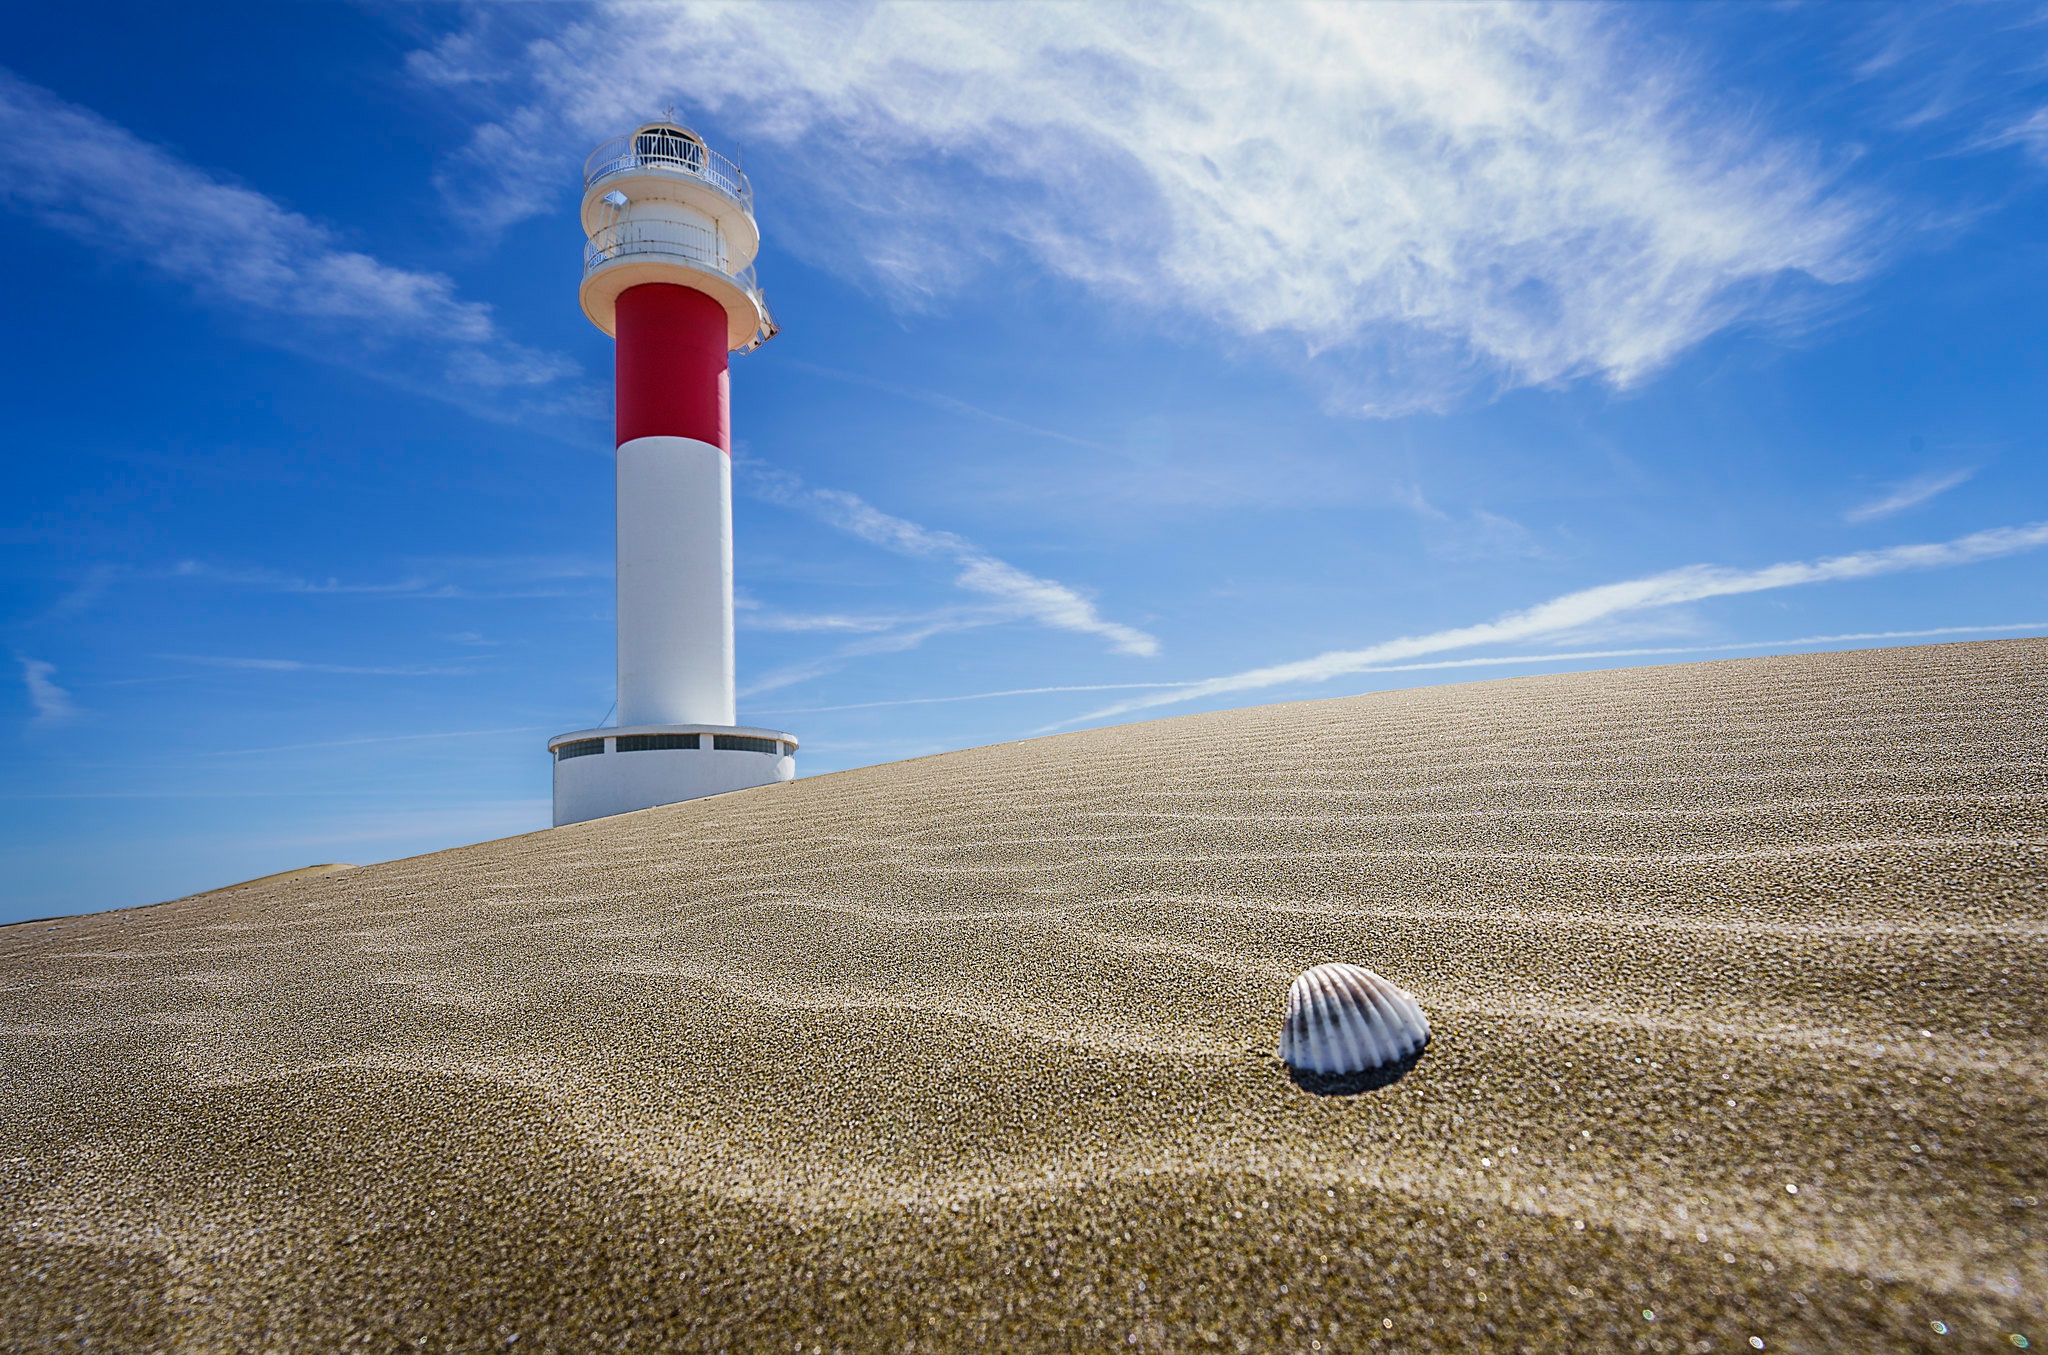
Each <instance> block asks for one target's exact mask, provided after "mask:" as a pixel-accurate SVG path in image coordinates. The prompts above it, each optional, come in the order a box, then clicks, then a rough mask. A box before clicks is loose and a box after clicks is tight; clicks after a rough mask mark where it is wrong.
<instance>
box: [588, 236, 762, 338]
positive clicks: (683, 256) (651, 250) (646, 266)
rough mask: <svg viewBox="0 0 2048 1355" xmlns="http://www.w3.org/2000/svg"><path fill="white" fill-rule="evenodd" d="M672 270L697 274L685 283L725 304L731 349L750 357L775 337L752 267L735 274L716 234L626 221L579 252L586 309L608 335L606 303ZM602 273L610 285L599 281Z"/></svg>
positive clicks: (720, 237) (726, 251)
mask: <svg viewBox="0 0 2048 1355" xmlns="http://www.w3.org/2000/svg"><path fill="white" fill-rule="evenodd" d="M676 266H681V267H682V268H685V269H687V270H689V271H690V272H691V273H694V274H697V275H698V276H697V277H695V278H691V279H687V281H688V285H693V286H696V287H698V289H699V290H701V291H704V292H708V293H709V294H711V295H712V296H715V297H717V298H718V299H719V301H720V302H721V303H722V304H724V306H725V307H726V310H727V312H728V313H729V314H730V315H731V316H732V317H733V332H732V346H733V348H734V349H735V350H737V351H739V352H751V351H753V350H754V349H756V348H759V347H760V346H761V345H762V344H764V343H766V342H768V340H770V339H772V338H774V337H775V333H776V329H777V326H776V323H775V319H774V316H773V315H772V314H771V313H770V311H769V309H768V298H767V297H766V296H764V295H763V294H762V292H761V287H760V284H759V283H757V282H756V281H755V280H754V269H753V266H752V265H751V264H750V265H749V266H747V267H745V268H741V269H734V268H733V267H732V266H731V255H730V251H729V250H728V249H727V246H726V241H725V237H724V236H723V235H722V234H721V233H720V232H718V231H716V230H712V229H708V228H706V227H702V226H696V225H692V224H690V223H689V222H684V221H668V220H662V219H658V218H648V219H642V220H637V221H636V220H630V219H629V220H625V221H618V222H615V223H613V224H612V225H609V226H605V227H603V228H601V229H599V230H598V231H596V232H595V233H593V234H592V235H591V237H590V240H589V242H588V243H587V244H585V245H584V247H583V277H584V294H585V301H584V309H585V311H586V312H589V313H591V318H592V319H593V320H595V321H597V323H598V326H599V327H600V328H602V329H604V330H605V332H606V333H610V332H611V330H610V326H609V323H608V321H609V315H610V304H609V303H610V299H611V298H614V297H616V295H617V292H618V291H619V290H623V288H624V287H626V286H630V285H632V284H633V283H634V282H637V281H660V280H663V279H662V277H661V274H662V273H663V272H664V271H665V270H666V269H669V268H674V267H676ZM600 273H603V274H605V275H606V278H605V280H604V281H605V283H608V284H610V285H602V284H600V283H599V282H598V275H599V274H600ZM596 295H602V296H604V297H605V298H606V303H605V306H604V314H603V315H600V314H598V313H596V312H594V311H592V301H593V299H594V296H596Z"/></svg>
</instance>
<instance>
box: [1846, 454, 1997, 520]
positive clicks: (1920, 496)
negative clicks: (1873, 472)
mask: <svg viewBox="0 0 2048 1355" xmlns="http://www.w3.org/2000/svg"><path fill="white" fill-rule="evenodd" d="M1976 473H1977V468H1976V467H1975V466H1966V467H1964V468H1963V469H1961V470H1952V471H1929V472H1927V473H1926V474H1925V475H1916V476H1914V477H1913V478H1912V479H1910V480H1903V481H1900V482H1899V483H1898V484H1896V485H1893V486H1892V487H1891V489H1890V490H1889V491H1888V492H1887V493H1885V494H1883V495H1881V496H1879V497H1878V498H1875V499H1872V500H1871V501H1870V502H1868V503H1861V504H1858V505H1856V507H1854V508H1851V509H1850V510H1849V511H1848V512H1846V513H1844V514H1842V521H1844V522H1875V521H1877V519H1879V518H1888V517H1890V516H1891V515H1892V514H1894V513H1903V512H1904V511H1905V510H1907V509H1908V508H1916V507H1918V506H1919V505H1921V504H1923V503H1926V502H1927V501H1928V500H1929V499H1931V498H1934V497H1935V496H1936V495H1938V494H1946V493H1948V492H1949V491H1950V490H1951V489H1954V488H1955V487H1956V486H1957V485H1960V484H1962V483H1963V482H1964V481H1966V480H1968V479H1969V478H1970V477H1971V476H1973V475H1975V474H1976Z"/></svg>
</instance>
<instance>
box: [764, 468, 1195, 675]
mask: <svg viewBox="0 0 2048 1355" xmlns="http://www.w3.org/2000/svg"><path fill="white" fill-rule="evenodd" d="M747 469H748V472H749V474H750V477H751V480H752V484H753V486H754V490H755V492H756V493H757V494H759V495H760V496H761V497H762V498H764V499H766V500H768V501H769V502H771V503H777V504H781V505H783V506H785V507H790V508H796V509H799V510H801V511H804V512H807V513H810V514H811V515H813V516H815V517H818V518H821V519H823V520H824V521H826V522H828V523H830V524H832V525H833V526H834V527H837V528H839V529H840V530H841V531H845V532H850V533H852V534H853V535H854V536H857V537H859V538H860V539H861V540H863V541H866V542H868V543H869V544H871V545H875V546H880V547H881V548H882V549H884V550H888V551H893V552H895V553H896V554H898V555H908V556H914V557H920V558H925V559H937V560H942V561H944V562H945V563H946V564H947V565H948V567H950V568H953V569H955V570H957V571H958V573H957V574H955V576H954V579H953V584H954V586H955V587H957V588H959V589H961V590H963V591H965V592H968V593H973V594H976V595H978V596H980V597H982V598H985V599H987V600H988V608H989V609H990V614H987V615H980V616H977V615H973V614H958V615H943V616H936V617H930V618H921V619H920V621H919V625H920V627H921V628H923V633H924V634H927V635H929V634H936V633H938V632H940V631H942V630H947V629H958V628H960V627H962V626H967V625H986V624H989V623H990V622H991V621H993V620H1004V619H1016V620H1028V621H1035V622H1037V623H1038V624H1039V625H1041V626H1045V627H1047V628H1049V629H1052V630H1063V631H1070V632H1072V633H1074V634H1077V635H1092V636H1095V637H1096V638H1098V639H1101V640H1104V641H1106V642H1107V643H1108V645H1109V647H1110V648H1111V649H1112V650H1114V651H1115V652H1117V653H1119V654H1130V655H1135V656H1138V657H1147V658H1148V657H1150V656H1152V655H1154V654H1157V653H1158V652H1159V641H1158V640H1157V639H1155V638H1154V637H1153V636H1151V635H1149V634H1147V633H1146V632H1144V631H1142V630H1139V629H1138V628H1137V627H1135V626H1127V625H1124V624H1123V623H1122V622H1118V621H1111V620H1109V619H1108V618H1106V617H1104V616H1103V615H1102V614H1101V612H1099V611H1098V610H1096V606H1095V604H1094V602H1093V601H1091V600H1090V599H1088V598H1087V597H1085V596H1084V595H1082V594H1081V593H1080V592H1079V591H1078V590H1076V589H1074V588H1072V587H1070V586H1068V585H1067V584H1063V583H1060V582H1058V581H1057V580H1054V579H1047V578H1041V577H1040V576H1038V575H1036V574H1031V573H1028V572H1026V571H1025V570H1022V569H1019V568H1017V567H1016V566H1015V565H1012V564H1010V563H1009V562H1008V561H1005V560H1000V559H997V558H996V557H995V556H993V555H990V554H988V553H987V552H986V551H984V550H982V549H981V548H979V547H978V546H976V545H974V544H973V543H972V542H970V541H968V540H967V539H966V538H964V537H961V536H956V535H955V534H953V533H952V532H946V531H935V530H933V529H932V528H929V527H923V526H919V525H918V524H917V523H915V522H911V521H909V520H907V519H905V518H899V517H894V516H892V515H890V514H888V513H884V512H883V511H882V510H881V509H879V508H876V507H875V506H874V505H873V504H871V503H869V502H867V500H865V499H863V498H861V497H860V496H859V495H857V494H849V493H846V492H845V491H844V490H837V489H817V488H813V487H811V486H809V485H806V484H805V483H804V482H803V481H802V480H800V479H799V478H797V477H796V476H794V475H791V474H790V473H788V472H787V471H780V470H774V469H770V468H767V467H762V466H760V465H758V464H753V465H750V466H748V467H747Z"/></svg>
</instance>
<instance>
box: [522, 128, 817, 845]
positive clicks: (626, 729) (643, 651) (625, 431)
mask: <svg viewBox="0 0 2048 1355" xmlns="http://www.w3.org/2000/svg"><path fill="white" fill-rule="evenodd" d="M583 233H584V234H585V235H586V236H587V237H588V238H589V244H588V245H587V246H586V247H585V249H584V254H583V287H582V291H581V299H582V302H583V313H584V314H585V315H587V316H589V317H590V322H591V323H592V324H594V325H596V326H597V327H598V328H599V329H601V330H603V331H604V332H605V333H607V334H609V335H611V336H612V338H613V339H614V340H615V341H616V348H615V356H616V366H617V386H616V389H617V401H618V405H617V422H618V429H617V431H618V447H619V454H618V489H619V585H618V586H619V705H618V721H619V722H618V724H617V725H616V726H614V727H612V728H609V729H582V730H577V731H576V732H575V733H572V734H557V735H556V736H555V737H554V738H552V739H549V740H548V750H549V751H550V752H551V753H552V754H553V755H554V760H555V823H556V824H557V825H561V824H565V823H581V822H582V821H584V820H585V819H595V818H601V817H603V816H605V815H607V814H624V813H627V812H629V811H631V810H635V809H647V808H649V807H651V806H654V805H663V804H673V803H674V802H676V801H678V800H691V799H695V798H697V797H698V796H701V795H717V794H719V793H720V792H723V791H729V790H741V789H744V788H746V787H749V786H763V785H767V784H768V783H770V782H773V781H788V780H790V779H792V778H793V777H795V775H796V737H795V736H794V735H792V734H785V733H783V732H782V731H781V730H776V729H754V728H750V727H747V726H743V725H736V724H734V723H733V720H734V719H735V718H736V715H735V711H734V708H733V635H732V418H731V411H730V408H729V403H728V401H729V387H728V385H727V379H726V358H727V356H728V355H729V354H732V353H736V352H737V353H748V352H752V351H753V350H754V349H756V348H759V347H760V346H761V345H762V344H764V343H766V342H767V341H768V340H769V339H771V338H773V337H774V336H775V322H774V321H773V320H772V319H770V318H769V315H768V305H767V302H766V301H764V300H763V299H762V296H761V290H760V288H759V287H758V286H756V285H755V282H754V268H753V263H754V255H755V253H756V252H758V251H759V249H760V246H761V230H760V227H759V226H757V225H756V224H755V223H754V190H753V186H752V185H750V184H749V183H748V182H747V176H746V175H744V174H742V173H741V172H740V170H739V167H738V166H737V165H735V164H733V163H732V162H731V161H730V160H727V159H726V158H725V157H724V156H722V155H719V154H718V153H717V152H715V151H713V150H712V149H711V148H710V147H709V146H706V145H705V144H704V140H703V138H701V137H699V136H698V135H697V134H696V133H695V132H692V131H691V130H690V129H688V128H687V127H681V126H678V125H676V124H675V123H673V122H667V121H664V122H654V123H649V124H648V125H646V126H644V127H641V128H640V129H639V130H637V131H635V132H633V133H632V134H631V135H628V136H622V137H618V138H616V139H614V140H611V141H607V142H606V143H605V144H604V145H602V146H599V147H598V148H597V149H596V150H595V151H593V152H591V156H590V159H589V160H588V161H587V162H586V163H585V164H584V168H583Z"/></svg>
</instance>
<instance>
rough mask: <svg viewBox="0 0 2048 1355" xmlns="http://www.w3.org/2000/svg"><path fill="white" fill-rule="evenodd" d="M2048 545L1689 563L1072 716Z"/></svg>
mask: <svg viewBox="0 0 2048 1355" xmlns="http://www.w3.org/2000/svg"><path fill="white" fill-rule="evenodd" d="M2043 546H2048V522H2035V523H2029V524H2027V525H2024V526H2018V527H1994V528H1990V529H1988V530H1986V531H1981V532H1973V533H1971V534H1970V535H1968V536H1963V537H1958V538H1956V539H1955V540H1953V541H1940V542H1928V543H1921V544H1915V545H1906V546H1888V547H1886V548H1884V549H1882V550H1869V551H1858V552H1856V553H1855V554H1853V555H1836V556H1831V557H1829V558H1827V559H1823V560H1797V561H1788V562H1785V563H1782V564H1775V565H1766V566H1764V567H1763V568H1761V569H1728V568H1725V567H1722V566H1719V565H1687V566H1685V567H1684V568H1681V569H1672V570H1666V571H1664V572H1663V573H1661V574H1652V575H1649V576H1647V577H1644V578H1640V579H1627V580H1624V581H1622V582H1620V583H1609V584H1601V585H1600V586H1598V587H1596V588H1584V589H1580V590H1579V591H1578V592H1575V593H1566V594H1565V595H1564V596H1562V597H1557V598H1552V599H1551V600H1550V601H1548V602H1545V603H1541V604H1539V605H1537V606H1535V607H1531V608H1528V609H1527V610H1525V611H1519V612H1510V613H1508V614H1507V615H1505V616H1502V617H1498V618H1496V619H1495V620H1492V621H1484V622H1480V623H1479V624H1477V625H1471V626H1459V627H1455V628H1453V629H1450V630H1440V631H1434V632H1432V633H1430V634H1427V635H1410V636H1403V637H1401V638H1400V639H1397V640H1387V641H1384V642H1382V643H1380V644H1376V645H1368V646H1366V647H1365V648H1363V649H1339V650H1331V651H1329V652H1327V653H1324V654H1318V655H1316V656H1315V657H1313V658H1308V659H1298V660H1295V661H1294V662H1291V663H1279V664H1272V665H1269V666H1266V667H1262V668H1253V669H1248V670H1246V671H1244V672H1241V673H1231V674H1227V675H1225V676H1222V677H1214V678H1208V679H1205V680H1203V681H1199V682H1195V683H1192V684H1190V685H1188V686H1185V687H1179V688H1175V689H1173V690H1170V691H1163V692H1155V693H1153V694H1151V695H1149V696H1142V697H1134V698H1132V699H1131V700H1128V701H1123V702H1119V703H1117V704H1115V705H1111V706H1105V707H1103V708H1102V709H1101V710H1097V711H1091V712H1089V713H1088V714H1087V715H1084V716H1081V717H1079V718H1078V719H1076V720H1070V721H1066V722H1065V723H1068V724H1078V723H1081V722H1082V721H1085V720H1106V719H1110V718H1112V717H1114V716H1118V715H1127V714H1130V713H1131V712H1133V711H1139V710H1150V709H1154V708H1156V707H1159V706H1167V705H1173V704H1176V703H1179V702H1184V701H1199V700H1204V699H1206V698H1208V697H1212V696H1228V695H1233V694H1236V693H1240V692H1253V691H1262V690H1265V689H1268V688H1273V687H1283V686H1294V685H1299V684H1304V683H1316V682H1327V681H1329V680H1330V679H1332V678H1337V677H1344V676H1346V675H1348V674H1352V673H1366V672H1373V671H1379V670H1382V669H1384V668H1385V666H1386V665H1389V664H1396V663H1400V662H1401V661H1403V660H1407V659H1417V658H1422V657H1424V656H1427V655H1431V654H1442V653H1446V652H1451V651H1455V650H1460V649H1476V648H1478V647H1480V646H1482V645H1493V644H1509V643H1514V642H1517V641H1528V640H1540V639H1544V638H1547V637H1551V636H1556V635H1562V634H1568V633H1570V632H1573V631H1577V630H1582V629H1583V628H1585V627H1587V626H1591V625H1594V624H1596V623H1598V622H1600V621H1603V620H1606V619H1607V618H1610V617H1618V616H1626V615H1628V614H1630V613H1635V612H1644V611H1649V610H1651V609H1654V608H1658V607H1670V606H1675V605H1677V604H1680V603H1686V602H1698V601H1702V600H1704V599H1707V598H1717V597H1731V596H1735V595H1737V594H1742V593H1760V592H1765V591H1768V590H1771V589H1777V588H1793V587H1798V586H1801V585H1804V584H1813V583H1831V582H1838V581H1841V580H1846V579H1867V578H1873V577H1876V576H1878V575H1882V574H1896V573H1901V572H1903V571H1906V570H1919V569H1945V568H1950V567H1953V566H1957V565H1967V564H1975V563H1978V562H1979V561H1983V560H1995V559H1998V558H2001V557H2003V556H2010V555H2019V554H2022V553H2024V552H2027V551H2033V550H2039V549H2041V548H2042V547H2043Z"/></svg>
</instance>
